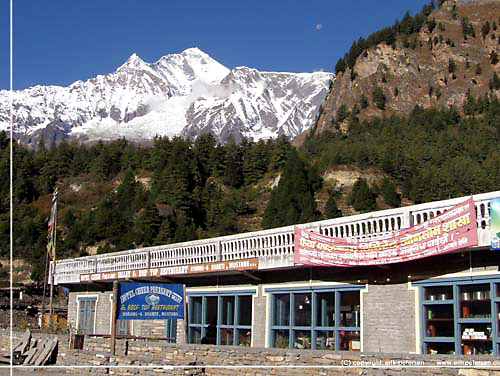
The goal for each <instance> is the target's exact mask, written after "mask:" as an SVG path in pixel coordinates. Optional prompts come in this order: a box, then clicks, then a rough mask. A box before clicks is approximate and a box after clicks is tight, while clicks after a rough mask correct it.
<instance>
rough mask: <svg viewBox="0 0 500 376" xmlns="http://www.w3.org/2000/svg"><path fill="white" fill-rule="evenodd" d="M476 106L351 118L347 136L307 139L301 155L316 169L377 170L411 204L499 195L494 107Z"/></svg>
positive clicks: (499, 128) (493, 103)
mask: <svg viewBox="0 0 500 376" xmlns="http://www.w3.org/2000/svg"><path fill="white" fill-rule="evenodd" d="M481 101H482V102H481V103H482V104H481V106H480V110H479V109H478V108H479V107H478V105H477V102H476V101H473V103H469V104H468V105H469V106H470V108H472V109H474V110H471V113H474V114H475V115H472V116H467V115H463V116H461V115H460V114H459V113H458V111H456V110H455V109H454V108H449V109H422V108H420V107H416V108H415V109H414V110H413V111H412V112H411V113H410V114H409V115H408V116H405V117H399V116H396V115H394V116H392V117H389V118H385V117H384V118H374V119H371V120H369V121H363V122H360V121H359V120H358V118H357V117H356V116H355V115H352V114H351V116H350V125H349V127H350V128H349V133H347V134H344V133H341V132H325V133H321V134H317V135H312V136H310V137H308V138H307V139H306V141H305V144H304V147H303V150H304V152H305V154H306V156H307V158H308V159H309V160H316V161H317V163H318V167H319V169H320V170H325V169H327V168H332V167H334V166H335V165H338V164H355V165H358V166H360V167H377V168H380V169H382V170H383V171H384V172H385V173H387V174H388V175H389V176H391V177H392V178H393V179H394V180H395V181H396V182H397V183H398V185H399V186H400V188H401V191H402V194H403V196H404V197H407V198H409V199H410V200H412V201H414V202H415V203H422V202H428V201H434V200H442V199H447V198H450V197H459V196H463V195H468V194H473V193H481V192H489V191H495V190H499V189H500V149H499V145H500V103H499V101H498V99H497V98H496V97H494V96H492V97H488V98H485V97H483V98H482V99H481ZM469 102H470V100H469ZM382 193H383V192H382ZM396 200H397V198H396Z"/></svg>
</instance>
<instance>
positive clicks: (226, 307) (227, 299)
mask: <svg viewBox="0 0 500 376" xmlns="http://www.w3.org/2000/svg"><path fill="white" fill-rule="evenodd" d="M222 324H224V325H233V324H234V296H224V297H222Z"/></svg>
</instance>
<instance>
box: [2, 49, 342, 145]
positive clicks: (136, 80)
mask: <svg viewBox="0 0 500 376" xmlns="http://www.w3.org/2000/svg"><path fill="white" fill-rule="evenodd" d="M332 78H333V75H332V74H330V73H314V74H311V73H300V74H297V73H275V72H260V71H258V70H256V69H253V68H248V67H238V68H235V69H233V70H230V69H228V68H227V67H225V66H224V65H222V64H220V63H219V62H217V61H216V60H214V59H212V58H211V57H210V56H209V55H207V54H206V53H204V52H203V51H201V50H200V49H199V48H197V47H194V48H188V49H186V50H184V51H182V52H181V53H178V54H170V55H166V56H163V57H161V58H160V59H158V61H156V62H155V63H146V62H144V61H143V60H142V59H141V58H140V57H139V56H138V55H137V54H135V53H133V54H132V55H131V56H130V57H129V58H128V59H127V60H126V61H125V63H124V64H122V65H121V66H120V67H119V68H118V69H117V70H116V71H115V72H113V73H109V74H105V75H98V76H96V77H95V78H92V79H90V80H87V81H76V82H74V83H73V84H71V85H70V86H69V87H58V86H36V87H33V88H29V89H25V90H20V91H16V92H15V95H14V106H13V109H14V127H15V129H14V132H15V134H16V137H17V138H18V139H19V140H20V141H22V142H25V143H33V144H37V140H38V139H39V138H40V137H41V135H43V136H44V139H45V141H46V142H51V141H53V140H55V141H58V140H61V139H78V140H82V141H85V140H86V141H92V140H97V139H104V140H110V139H115V138H120V137H126V138H128V139H131V140H150V139H152V138H153V137H155V136H156V135H164V136H177V135H181V136H185V137H191V138H196V137H197V136H198V135H199V134H201V133H208V132H210V133H212V134H214V136H215V137H216V138H217V139H218V140H219V141H221V142H224V141H226V140H228V139H230V138H233V139H235V140H241V139H242V138H243V137H248V138H251V139H254V140H258V139H265V138H272V137H277V136H280V135H285V136H287V137H290V138H292V137H295V136H296V135H298V134H299V133H301V132H303V131H304V130H306V129H309V128H310V127H312V126H313V125H314V122H315V119H316V117H317V115H318V111H319V107H320V105H321V103H322V102H323V100H324V98H325V97H326V94H327V92H328V88H329V84H330V81H331V79H332ZM8 95H9V93H8V92H0V129H8V128H9V123H10V122H9V119H10V116H9V106H10V105H9V103H10V102H9V97H8Z"/></svg>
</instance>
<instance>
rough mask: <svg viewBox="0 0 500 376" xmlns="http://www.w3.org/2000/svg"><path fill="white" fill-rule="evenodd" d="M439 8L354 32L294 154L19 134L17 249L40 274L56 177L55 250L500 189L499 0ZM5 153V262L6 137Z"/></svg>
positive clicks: (205, 139)
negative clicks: (367, 32) (35, 139)
mask: <svg viewBox="0 0 500 376" xmlns="http://www.w3.org/2000/svg"><path fill="white" fill-rule="evenodd" d="M440 3H441V4H440V5H442V7H441V8H440V9H434V5H433V4H432V3H431V4H429V5H428V6H426V7H424V9H423V10H422V12H421V13H419V14H418V15H415V16H413V17H412V16H410V15H408V14H407V15H405V16H404V18H403V19H402V21H399V22H396V24H395V25H393V26H392V27H389V28H386V29H384V30H382V31H380V32H377V33H374V35H373V36H371V37H369V38H368V39H367V40H363V39H360V40H357V41H355V42H354V44H353V47H352V48H351V50H350V51H349V52H347V54H346V55H345V57H343V58H341V59H340V60H339V62H338V63H337V66H336V69H335V70H336V72H337V74H338V76H337V79H336V80H335V82H334V84H333V85H332V88H331V92H330V94H329V95H328V97H327V99H326V101H325V103H324V105H323V109H322V112H321V114H320V117H319V120H318V122H317V124H316V127H315V128H314V129H313V130H312V131H311V132H310V133H309V134H308V135H307V136H306V137H305V139H304V141H303V143H302V146H300V147H298V148H293V147H292V146H291V144H290V143H289V142H288V141H287V140H285V139H283V138H280V139H277V140H268V141H260V142H257V143H255V142H249V141H247V140H243V141H242V142H241V143H239V144H236V143H234V142H228V143H226V144H223V145H221V144H217V143H216V141H215V138H214V137H212V136H210V135H203V136H200V137H198V138H197V139H196V140H195V141H190V140H186V139H182V138H173V139H167V138H157V139H155V140H154V142H153V143H152V144H151V145H137V144H132V143H130V142H127V141H126V140H124V139H122V140H118V141H114V142H110V143H98V144H95V145H92V146H89V145H87V146H84V145H79V144H76V143H71V144H68V143H66V142H61V143H59V144H52V145H50V146H48V147H46V146H45V145H44V142H43V140H42V141H41V142H40V144H39V147H38V148H37V149H36V150H29V149H26V148H24V147H22V146H20V145H17V144H15V145H14V160H13V166H14V187H13V188H14V197H13V204H14V218H13V220H14V229H13V231H14V237H13V242H14V254H15V255H16V257H21V258H24V259H27V260H29V261H30V262H31V264H32V265H33V270H32V278H33V279H40V277H41V273H42V272H43V265H44V257H45V249H46V244H47V218H48V215H49V211H50V201H51V197H52V192H53V190H54V188H55V187H56V186H58V187H59V191H60V195H59V212H58V226H57V231H58V232H57V254H58V257H59V258H65V257H74V256H80V255H87V254H94V253H106V252H111V251H119V250H125V249H131V248H139V247H145V246H151V245H159V244H167V243H174V242H182V241H187V240H193V239H202V238H208V237H214V236H219V235H226V234H233V233H238V232H245V231H254V230H259V229H263V228H272V227H277V226H283V225H289V224H293V223H300V222H307V221H312V220H318V219H323V218H333V217H338V216H342V215H349V214H356V213H359V212H366V211H373V210H378V209H383V208H389V207H397V206H399V205H405V204H411V203H421V202H427V201H432V200H440V199H446V198H449V197H458V196H464V195H469V194H474V193H481V192H488V191H494V190H500V148H499V146H500V102H499V99H498V94H499V93H500V91H499V90H500V79H499V78H498V71H500V63H499V62H498V56H497V55H496V54H497V50H499V45H500V31H499V30H498V25H500V18H499V17H500V8H499V7H497V6H494V5H491V4H489V3H487V4H486V5H484V4H483V5H481V6H477V7H469V8H467V7H464V8H461V7H459V8H457V7H456V5H454V3H453V2H451V1H440ZM471 9H472V10H471ZM495 12H496V13H495ZM481 15H487V16H488V17H489V18H488V19H486V18H483V19H481V17H482V16H481ZM480 16H481V17H480ZM457 56H458V57H460V58H457ZM495 56H496V57H495ZM403 57H404V59H403ZM413 58H415V59H417V60H412V59H413ZM419 59H420V60H419ZM0 153H1V159H0V178H1V179H2V181H4V184H3V185H2V186H1V188H0V190H1V192H0V194H1V198H2V200H1V201H0V252H1V254H0V257H5V256H6V255H7V254H8V251H9V199H8V198H9V185H8V184H7V182H8V181H9V164H10V159H9V140H8V138H7V136H6V135H5V134H4V133H0Z"/></svg>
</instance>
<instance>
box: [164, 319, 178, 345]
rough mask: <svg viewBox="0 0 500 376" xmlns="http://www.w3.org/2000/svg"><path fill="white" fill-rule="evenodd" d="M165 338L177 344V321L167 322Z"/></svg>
mask: <svg viewBox="0 0 500 376" xmlns="http://www.w3.org/2000/svg"><path fill="white" fill-rule="evenodd" d="M165 337H167V338H168V341H169V342H173V343H175V339H176V338H177V320H175V319H174V320H165Z"/></svg>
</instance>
